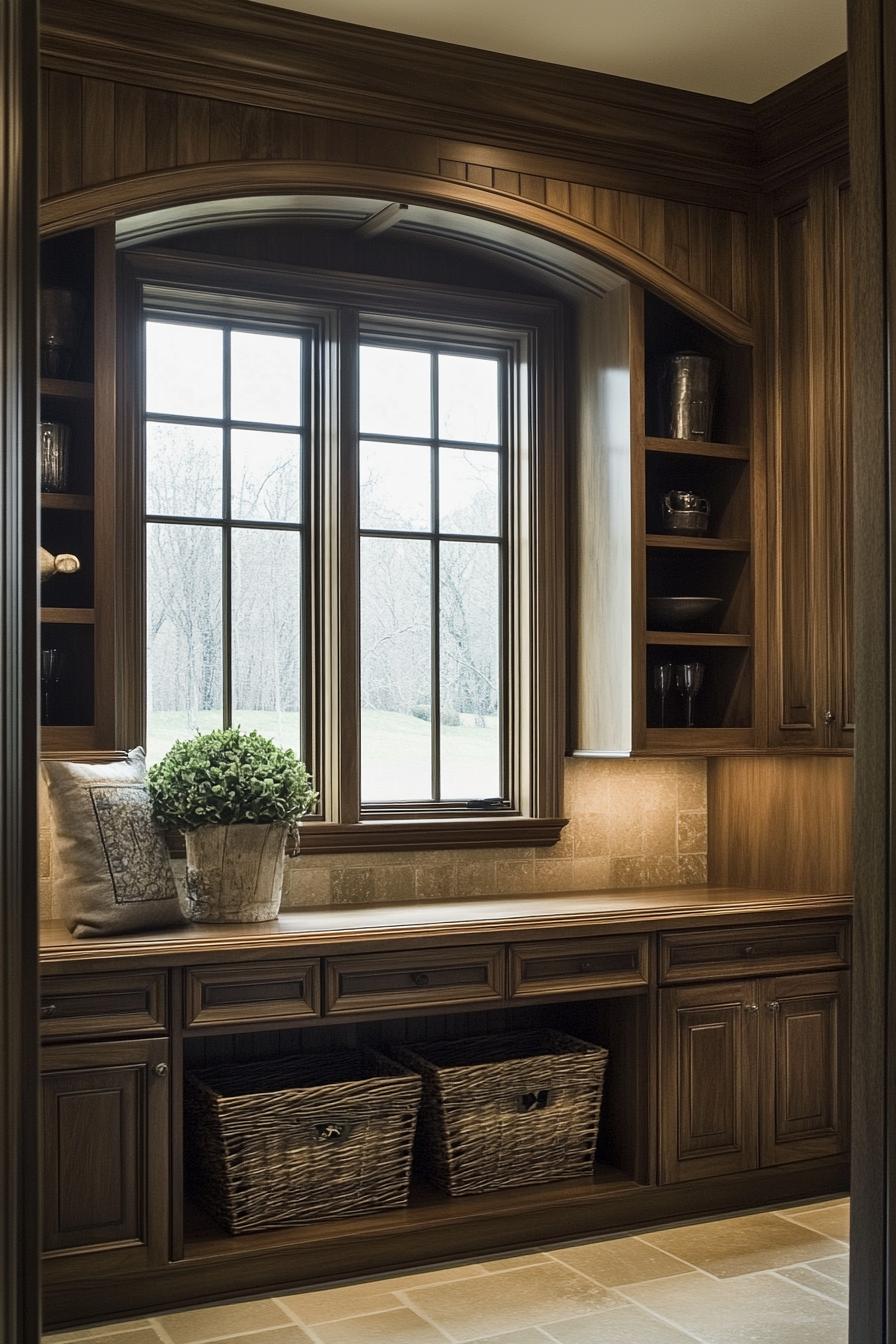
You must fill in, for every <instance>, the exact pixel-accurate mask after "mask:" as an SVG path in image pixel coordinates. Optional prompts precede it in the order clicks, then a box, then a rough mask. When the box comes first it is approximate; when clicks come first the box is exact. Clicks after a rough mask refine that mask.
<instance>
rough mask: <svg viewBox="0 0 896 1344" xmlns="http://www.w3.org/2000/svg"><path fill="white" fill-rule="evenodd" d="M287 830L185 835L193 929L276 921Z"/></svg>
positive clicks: (267, 827) (245, 826) (208, 829)
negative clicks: (202, 925) (268, 920)
mask: <svg viewBox="0 0 896 1344" xmlns="http://www.w3.org/2000/svg"><path fill="white" fill-rule="evenodd" d="M286 832H287V828H286V827H285V826H283V825H277V824H275V823H261V824H258V823H251V822H241V823H239V824H237V825H233V826H201V827H200V828H199V830H198V831H187V832H186V837H185V838H186V845H187V895H188V897H189V901H190V907H191V916H192V918H193V919H194V920H195V921H196V923H197V924H256V923H259V922H260V921H262V920H265V919H276V918H277V915H278V914H279V912H280V899H281V897H282V895H283V859H284V856H285V852H286Z"/></svg>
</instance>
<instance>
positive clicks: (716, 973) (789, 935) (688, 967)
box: [659, 919, 849, 984]
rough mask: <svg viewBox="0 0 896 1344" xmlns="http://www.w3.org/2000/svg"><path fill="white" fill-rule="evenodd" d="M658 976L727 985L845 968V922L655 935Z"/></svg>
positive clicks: (670, 980) (663, 979)
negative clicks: (759, 977) (738, 980)
mask: <svg viewBox="0 0 896 1344" xmlns="http://www.w3.org/2000/svg"><path fill="white" fill-rule="evenodd" d="M659 963H660V964H659V977H660V981H661V982H663V983H665V984H686V983H688V982H692V983H693V982H695V981H696V982H699V981H706V980H726V979H728V980H730V979H731V977H732V976H735V975H742V976H756V975H769V974H773V973H774V972H775V971H788V972H790V973H793V972H795V971H812V970H829V969H832V968H833V969H837V970H839V969H840V968H841V967H844V966H848V965H849V923H848V921H847V920H845V919H832V920H822V919H819V920H813V921H812V923H811V924H788V925H785V926H783V927H781V928H770V927H768V926H767V925H766V926H763V925H744V926H743V927H742V928H736V929H726V930H724V931H722V932H720V931H718V930H713V931H706V930H701V931H698V932H696V933H664V934H661V935H660V958H659Z"/></svg>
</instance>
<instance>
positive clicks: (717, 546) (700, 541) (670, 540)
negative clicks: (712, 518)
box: [645, 532, 751, 553]
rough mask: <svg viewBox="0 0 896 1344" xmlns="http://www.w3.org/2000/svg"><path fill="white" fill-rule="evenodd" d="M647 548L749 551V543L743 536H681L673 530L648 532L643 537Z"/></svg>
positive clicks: (661, 549) (659, 549)
mask: <svg viewBox="0 0 896 1344" xmlns="http://www.w3.org/2000/svg"><path fill="white" fill-rule="evenodd" d="M645 540H646V542H647V548H648V550H657V551H735V552H736V551H741V552H745V553H746V552H749V550H750V549H751V544H750V542H749V541H747V540H746V538H744V537H736V538H729V537H683V536H676V535H675V533H674V532H668V533H666V532H648V534H647V537H646V538H645Z"/></svg>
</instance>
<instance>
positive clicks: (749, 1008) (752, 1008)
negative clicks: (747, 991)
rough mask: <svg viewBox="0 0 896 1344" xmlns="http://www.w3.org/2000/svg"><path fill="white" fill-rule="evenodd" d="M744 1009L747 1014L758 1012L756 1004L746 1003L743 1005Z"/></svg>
mask: <svg viewBox="0 0 896 1344" xmlns="http://www.w3.org/2000/svg"><path fill="white" fill-rule="evenodd" d="M744 1007H745V1008H746V1010H747V1012H748V1013H758V1012H759V1004H758V1003H747V1004H744Z"/></svg>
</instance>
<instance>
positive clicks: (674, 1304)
mask: <svg viewBox="0 0 896 1344" xmlns="http://www.w3.org/2000/svg"><path fill="white" fill-rule="evenodd" d="M848 1251H849V1204H848V1201H847V1200H845V1199H841V1200H834V1201H830V1202H827V1203H824V1204H812V1205H800V1206H798V1207H790V1208H786V1209H780V1210H779V1211H777V1212H774V1213H756V1214H750V1215H747V1216H744V1217H736V1218H725V1219H719V1220H716V1221H713V1222H705V1223H695V1224H691V1225H689V1226H686V1227H671V1228H666V1229H664V1230H661V1231H656V1232H647V1233H644V1234H643V1235H641V1236H629V1237H618V1238H614V1239H611V1240H607V1241H593V1242H584V1243H583V1242H580V1243H575V1244H569V1245H564V1246H552V1247H550V1248H545V1249H543V1250H538V1251H536V1252H534V1253H528V1254H521V1255H518V1256H514V1257H511V1258H509V1259H502V1260H490V1261H485V1262H483V1263H482V1264H470V1265H452V1266H450V1267H448V1268H445V1269H438V1270H430V1271H424V1272H421V1273H418V1274H406V1275H402V1276H401V1277H398V1278H388V1279H378V1280H372V1281H369V1282H365V1283H357V1284H352V1285H350V1286H348V1287H340V1288H331V1289H327V1290H324V1291H319V1292H304V1293H288V1294H284V1295H283V1296H280V1297H275V1298H271V1299H268V1300H259V1301H250V1302H235V1303H230V1304H228V1305H226V1306H220V1307H200V1308H197V1309H196V1310H194V1311H178V1312H173V1313H171V1314H168V1315H163V1316H154V1317H152V1318H151V1319H149V1320H140V1321H127V1322H119V1323H118V1324H109V1325H104V1326H95V1327H92V1328H89V1329H86V1330H81V1331H75V1332H69V1333H63V1334H56V1335H52V1336H49V1337H48V1338H49V1339H51V1340H52V1341H53V1344H63V1341H65V1344H70V1342H71V1344H73V1342H74V1341H76V1340H77V1341H78V1344H88V1341H89V1344H211V1341H215V1344H484V1342H485V1341H493V1344H550V1341H553V1342H554V1344H694V1341H698V1344H843V1342H844V1341H845V1340H846V1336H847V1319H846V1318H847V1309H846V1295H847V1265H848Z"/></svg>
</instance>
